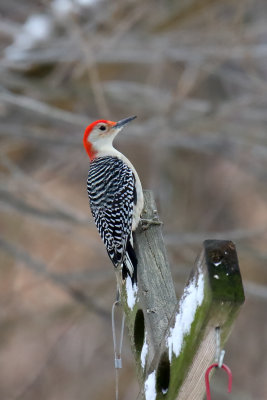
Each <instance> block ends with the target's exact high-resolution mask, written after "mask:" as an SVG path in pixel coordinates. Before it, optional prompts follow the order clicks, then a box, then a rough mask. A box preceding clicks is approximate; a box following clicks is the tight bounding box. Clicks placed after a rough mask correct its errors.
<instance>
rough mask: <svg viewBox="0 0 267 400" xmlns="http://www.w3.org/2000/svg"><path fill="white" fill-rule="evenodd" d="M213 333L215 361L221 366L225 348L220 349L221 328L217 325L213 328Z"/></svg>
mask: <svg viewBox="0 0 267 400" xmlns="http://www.w3.org/2000/svg"><path fill="white" fill-rule="evenodd" d="M215 335H216V353H215V362H216V363H218V367H219V368H221V367H222V364H223V359H224V355H225V350H221V328H220V327H219V326H217V327H216V328H215Z"/></svg>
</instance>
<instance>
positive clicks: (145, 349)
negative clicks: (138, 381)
mask: <svg viewBox="0 0 267 400" xmlns="http://www.w3.org/2000/svg"><path fill="white" fill-rule="evenodd" d="M147 352H148V344H147V334H146V333H145V339H144V344H143V347H142V351H141V365H142V368H143V369H144V368H145V364H146V356H147Z"/></svg>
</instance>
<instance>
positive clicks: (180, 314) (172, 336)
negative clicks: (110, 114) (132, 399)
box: [122, 191, 244, 400]
mask: <svg viewBox="0 0 267 400" xmlns="http://www.w3.org/2000/svg"><path fill="white" fill-rule="evenodd" d="M144 195H145V207H144V212H143V215H142V218H144V219H154V221H155V222H156V224H155V225H150V226H149V227H148V229H145V230H144V229H143V228H142V227H139V228H138V230H137V232H136V234H135V237H134V241H135V249H136V252H137V257H138V260H139V264H138V288H137V287H134V288H133V287H132V284H131V280H130V278H127V280H126V282H125V285H124V287H123V292H122V306H123V308H124V312H125V315H126V325H127V327H128V331H129V336H130V341H131V346H132V350H133V353H134V356H135V361H136V369H137V375H138V379H139V383H140V387H141V391H140V396H139V398H140V399H142V400H161V399H162V400H163V399H164V400H175V399H178V400H187V399H190V400H202V399H203V395H204V393H205V385H204V374H205V370H206V369H207V367H208V366H209V365H210V364H211V363H212V362H213V361H214V357H215V352H216V339H215V338H216V336H215V328H216V327H220V332H221V345H222V346H223V344H224V343H225V342H226V340H227V338H228V336H229V333H230V330H231V327H232V324H233V322H234V320H235V318H236V315H237V312H238V310H239V308H240V306H241V304H242V303H243V302H244V291H243V286H242V279H241V275H240V271H239V266H238V260H237V255H236V250H235V246H234V244H233V243H232V242H231V241H224V240H206V241H205V242H204V243H203V250H202V252H201V254H200V256H199V257H198V259H197V261H196V264H195V267H194V269H193V271H192V272H191V275H190V278H189V281H188V284H187V285H186V287H185V289H184V293H183V295H182V297H181V298H180V300H179V301H178V300H177V298H176V294H175V290H174V285H173V281H172V278H171V274H170V269H169V265H168V261H167V257H166V250H165V246H164V243H163V237H162V232H161V226H160V224H159V223H158V218H157V211H156V206H155V202H154V199H153V195H152V193H151V192H149V191H145V192H144ZM157 223H158V224H157Z"/></svg>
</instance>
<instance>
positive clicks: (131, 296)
mask: <svg viewBox="0 0 267 400" xmlns="http://www.w3.org/2000/svg"><path fill="white" fill-rule="evenodd" d="M126 292H127V304H128V307H129V308H130V309H131V310H132V309H133V308H134V305H135V303H136V296H137V285H136V284H134V285H132V280H131V278H130V277H129V276H127V278H126Z"/></svg>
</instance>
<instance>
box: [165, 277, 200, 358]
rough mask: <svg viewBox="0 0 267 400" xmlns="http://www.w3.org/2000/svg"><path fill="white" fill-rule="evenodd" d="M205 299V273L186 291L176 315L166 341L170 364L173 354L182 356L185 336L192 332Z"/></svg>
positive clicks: (190, 284)
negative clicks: (198, 311)
mask: <svg viewBox="0 0 267 400" xmlns="http://www.w3.org/2000/svg"><path fill="white" fill-rule="evenodd" d="M203 298H204V276H203V273H201V272H199V275H198V277H197V278H196V277H194V278H193V279H192V280H191V281H190V282H189V284H188V286H187V287H186V289H185V293H184V294H183V296H182V298H181V300H180V303H179V312H178V314H177V315H176V319H175V324H174V327H173V328H171V329H170V335H169V337H168V338H167V340H166V341H167V346H168V348H169V360H170V362H171V359H172V353H174V354H175V355H176V357H178V355H179V354H180V352H181V350H182V345H183V339H184V336H185V335H187V334H188V333H189V332H190V329H191V325H192V322H193V321H194V318H195V314H196V311H197V308H198V307H199V306H200V305H201V303H202V301H203Z"/></svg>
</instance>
